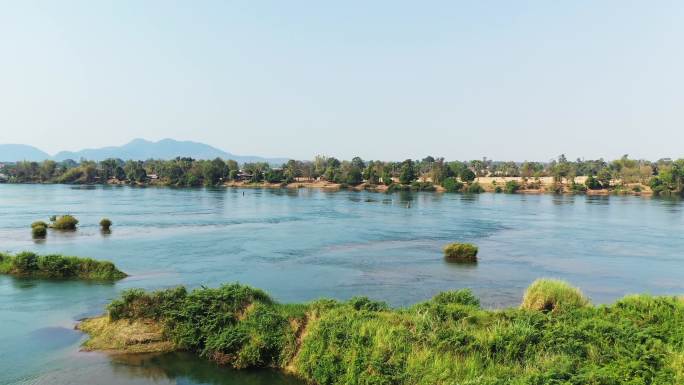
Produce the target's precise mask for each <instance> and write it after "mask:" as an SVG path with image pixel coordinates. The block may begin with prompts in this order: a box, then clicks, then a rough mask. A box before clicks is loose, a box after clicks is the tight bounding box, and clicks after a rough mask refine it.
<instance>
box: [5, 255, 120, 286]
mask: <svg viewBox="0 0 684 385" xmlns="http://www.w3.org/2000/svg"><path fill="white" fill-rule="evenodd" d="M0 274H10V275H15V276H20V277H36V278H75V279H84V280H118V279H122V278H125V277H126V274H125V273H123V272H121V271H120V270H119V269H117V268H116V266H114V264H113V263H111V262H109V261H98V260H95V259H91V258H79V257H70V256H63V255H57V254H49V255H38V254H35V253H32V252H28V251H24V252H21V253H19V254H16V255H11V254H4V253H0Z"/></svg>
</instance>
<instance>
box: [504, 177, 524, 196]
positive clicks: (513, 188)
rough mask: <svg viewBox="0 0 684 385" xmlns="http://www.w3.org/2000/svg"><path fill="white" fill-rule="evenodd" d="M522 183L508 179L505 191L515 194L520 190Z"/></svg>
mask: <svg viewBox="0 0 684 385" xmlns="http://www.w3.org/2000/svg"><path fill="white" fill-rule="evenodd" d="M520 187H521V186H520V183H519V182H518V181H517V180H509V181H506V184H505V185H504V191H505V192H506V193H507V194H515V193H516V192H518V190H520Z"/></svg>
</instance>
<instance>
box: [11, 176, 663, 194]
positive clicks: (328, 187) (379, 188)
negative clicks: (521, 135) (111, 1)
mask: <svg viewBox="0 0 684 385" xmlns="http://www.w3.org/2000/svg"><path fill="white" fill-rule="evenodd" d="M478 179H481V178H478ZM478 179H476V180H475V182H478V183H479V185H480V186H481V187H482V188H483V191H482V192H480V193H468V192H463V191H457V192H447V191H446V189H445V188H444V187H442V186H440V185H430V186H431V187H432V189H431V190H421V189H419V188H414V187H412V186H411V185H399V184H396V186H399V187H398V188H396V190H394V191H389V190H390V186H387V185H371V184H367V183H361V184H359V185H356V186H350V185H346V184H342V183H334V182H327V181H297V182H291V183H269V182H256V183H255V182H242V181H239V182H236V181H230V182H225V183H222V184H218V185H216V186H196V187H190V186H174V185H170V184H167V183H163V182H154V181H153V182H148V183H139V182H136V183H126V182H121V181H111V180H110V181H107V183H2V184H7V185H66V186H130V187H168V188H181V189H184V188H187V189H195V188H203V187H215V188H216V187H225V188H234V189H273V190H277V189H283V190H296V189H302V188H306V189H318V190H321V191H328V192H334V191H342V190H346V191H368V192H374V193H391V192H401V191H406V192H426V193H439V194H443V193H448V194H469V195H472V194H485V193H488V194H509V195H515V194H525V195H542V194H548V195H587V196H641V197H653V196H656V195H655V194H654V193H653V191H652V190H651V189H650V188H649V187H648V186H646V185H643V184H631V185H629V186H627V187H634V186H637V185H638V186H639V187H640V191H631V190H627V189H611V190H609V189H597V190H586V191H573V190H570V189H569V187H568V185H567V184H563V185H562V188H563V191H562V192H557V191H554V190H553V189H551V188H550V186H548V185H543V186H541V187H540V188H527V189H525V188H521V189H519V190H517V191H515V192H513V193H506V192H503V191H496V187H500V186H497V185H492V184H491V183H490V184H485V183H481V182H479V181H478ZM501 179H502V180H503V179H504V178H501ZM505 179H514V178H505ZM427 183H429V182H427Z"/></svg>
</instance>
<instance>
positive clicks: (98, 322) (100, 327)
mask: <svg viewBox="0 0 684 385" xmlns="http://www.w3.org/2000/svg"><path fill="white" fill-rule="evenodd" d="M76 329H77V330H81V331H83V332H85V333H87V334H88V335H89V337H90V338H89V339H88V340H87V341H86V342H85V343H84V344H83V347H82V348H83V350H98V351H107V352H111V353H161V352H170V351H174V350H176V346H175V344H174V343H173V342H171V341H170V340H168V339H167V338H166V337H165V336H164V328H163V325H162V324H161V323H160V322H158V321H154V320H145V319H142V320H134V321H130V320H117V321H112V320H110V319H109V317H108V316H101V317H97V318H89V319H86V320H84V321H82V322H80V323H79V324H78V325H76Z"/></svg>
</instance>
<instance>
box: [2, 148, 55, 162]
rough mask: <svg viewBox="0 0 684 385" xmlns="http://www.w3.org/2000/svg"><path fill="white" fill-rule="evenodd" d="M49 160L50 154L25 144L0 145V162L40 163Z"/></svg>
mask: <svg viewBox="0 0 684 385" xmlns="http://www.w3.org/2000/svg"><path fill="white" fill-rule="evenodd" d="M45 159H50V154H48V153H47V152H44V151H41V150H39V149H37V148H35V147H33V146H28V145H25V144H0V162H15V161H18V160H30V161H35V162H38V161H41V160H45Z"/></svg>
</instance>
